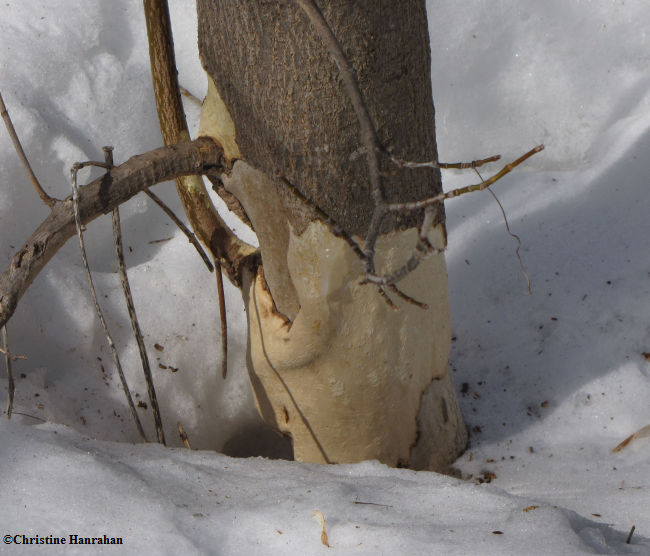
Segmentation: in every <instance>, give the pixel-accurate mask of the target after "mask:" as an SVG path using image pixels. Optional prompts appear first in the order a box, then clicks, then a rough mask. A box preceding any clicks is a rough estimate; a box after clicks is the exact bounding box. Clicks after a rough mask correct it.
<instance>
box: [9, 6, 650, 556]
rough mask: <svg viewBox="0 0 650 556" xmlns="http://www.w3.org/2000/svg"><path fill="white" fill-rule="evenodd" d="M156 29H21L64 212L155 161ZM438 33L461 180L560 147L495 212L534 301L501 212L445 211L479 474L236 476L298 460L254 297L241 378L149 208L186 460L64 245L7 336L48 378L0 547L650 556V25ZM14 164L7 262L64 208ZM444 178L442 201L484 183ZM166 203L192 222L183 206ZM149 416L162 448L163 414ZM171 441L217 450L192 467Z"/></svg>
mask: <svg viewBox="0 0 650 556" xmlns="http://www.w3.org/2000/svg"><path fill="white" fill-rule="evenodd" d="M141 10H142V8H141V4H140V3H139V2H136V1H134V0H120V1H117V0H115V1H113V2H82V1H81V0H61V1H59V2H56V3H51V2H46V1H36V0H34V1H32V2H29V3H28V2H20V3H19V2H12V1H9V2H6V3H5V4H4V5H3V7H2V18H1V20H0V75H2V78H1V79H2V80H1V83H0V88H1V90H2V93H3V96H4V99H5V103H6V104H7V106H8V108H9V111H10V113H11V115H12V118H13V121H14V124H15V126H16V128H17V130H18V133H19V134H20V136H21V139H22V141H23V145H24V147H25V149H26V151H27V153H28V156H29V157H30V160H31V162H32V164H33V166H34V169H35V171H36V173H37V175H38V176H40V177H41V179H42V181H43V182H44V185H45V187H46V189H47V190H48V191H49V192H50V193H51V194H52V195H54V196H59V197H60V196H64V195H67V194H69V189H70V186H69V183H68V168H69V167H70V165H71V164H72V163H73V162H75V161H78V160H86V159H101V157H102V153H101V147H102V146H103V145H107V144H111V145H114V146H115V148H116V151H115V157H116V160H117V161H118V162H119V161H122V160H125V159H126V158H128V157H129V156H131V155H132V154H135V153H140V152H144V151H146V150H148V149H151V148H153V147H156V146H158V145H159V144H160V134H159V131H158V127H157V125H158V124H157V120H156V115H155V110H154V104H153V98H152V91H151V83H150V77H149V70H148V60H147V50H146V33H145V27H144V21H143V17H142V13H141ZM171 10H172V19H173V22H174V31H175V33H176V34H175V40H176V47H177V55H178V61H179V64H178V66H179V72H180V80H181V83H182V84H183V85H184V86H185V87H186V88H188V89H189V90H191V91H192V92H194V93H195V94H197V95H202V94H203V89H204V88H205V78H204V77H203V75H202V73H201V68H200V65H199V63H198V58H197V53H196V38H195V25H196V22H195V14H194V4H193V2H189V1H180V0H179V1H175V2H172V3H171ZM429 12H430V16H431V17H430V22H429V27H430V34H431V43H432V67H433V86H434V99H435V102H436V110H437V116H436V119H437V125H438V130H437V131H438V142H439V149H440V157H441V160H447V161H451V162H453V161H457V160H472V159H476V158H482V157H484V156H488V155H492V154H496V153H501V154H502V155H503V156H504V160H505V161H507V160H511V159H513V158H515V157H517V156H519V155H520V154H523V152H525V151H527V150H528V149H529V148H531V147H532V146H534V145H536V144H538V143H542V142H543V143H544V144H545V145H546V149H545V150H544V151H543V152H542V153H540V154H538V155H536V156H535V157H533V158H532V159H530V160H529V161H528V162H526V164H525V165H524V166H523V167H522V168H520V169H518V170H517V171H516V172H513V174H511V175H509V176H507V177H506V178H504V179H503V180H501V181H500V182H499V183H498V184H497V185H496V186H495V187H494V188H493V189H494V191H495V193H496V194H497V195H498V196H499V199H500V200H501V202H502V203H503V205H504V208H505V210H506V213H507V215H508V218H509V222H510V225H511V227H512V230H513V232H514V233H516V234H518V235H519V236H520V238H521V241H522V248H521V250H520V254H521V257H522V261H523V263H524V264H525V267H526V269H527V272H528V274H529V275H530V278H531V281H532V292H533V293H532V295H530V296H529V295H527V294H526V282H525V279H524V277H523V274H522V272H521V270H520V268H519V262H518V261H517V258H516V256H515V249H516V242H515V241H514V240H513V238H511V237H510V236H508V235H507V233H506V231H505V227H504V224H503V220H502V217H501V215H500V212H499V209H498V206H497V205H496V204H495V202H494V201H493V200H492V198H491V197H490V195H489V193H487V192H483V193H478V194H474V195H471V196H465V197H462V198H460V199H458V200H453V201H451V202H449V203H448V205H447V214H448V231H449V249H448V252H447V263H448V268H449V277H450V288H451V291H450V294H451V302H452V319H453V334H454V341H453V347H452V354H451V365H452V369H453V377H454V380H455V382H456V384H457V387H458V389H459V396H460V403H461V407H462V410H463V414H464V415H465V418H466V421H467V424H468V426H469V427H470V429H471V430H472V433H471V441H470V446H469V448H468V451H467V452H466V454H465V455H463V456H462V457H461V458H460V459H459V460H458V461H457V462H456V467H457V469H458V470H459V473H460V474H461V476H462V477H463V478H462V479H457V478H451V477H447V476H442V475H437V474H433V473H428V472H413V471H409V470H403V469H389V468H388V467H386V466H383V465H381V464H379V463H377V462H365V463H361V464H357V465H341V466H317V465H308V464H300V463H295V462H289V461H282V460H270V459H265V458H261V457H251V458H233V457H231V456H233V455H240V456H247V455H253V456H259V455H273V454H275V455H277V454H279V453H282V451H283V450H284V449H285V447H283V446H281V445H278V442H277V440H276V439H275V437H274V436H273V435H269V434H268V433H265V432H264V430H263V428H262V427H261V424H260V420H259V417H258V416H257V414H256V410H255V408H254V405H253V401H252V396H251V393H250V388H249V386H248V378H247V372H246V367H245V354H244V350H245V341H246V336H245V318H244V315H243V309H242V303H241V299H240V297H239V295H238V292H237V291H236V290H235V289H234V288H232V287H230V286H229V285H227V296H228V310H229V331H230V345H229V347H230V365H229V376H228V378H227V380H225V381H223V380H222V379H221V377H220V365H219V357H220V355H219V354H220V344H219V339H218V337H219V322H218V309H217V304H216V293H215V292H216V287H215V284H214V277H213V276H212V275H210V274H209V273H208V272H207V271H206V270H205V268H204V267H203V264H202V262H201V260H200V259H199V258H198V257H197V256H196V254H195V253H194V251H193V250H192V249H191V248H188V246H187V243H186V240H185V239H184V237H182V236H181V235H180V233H179V232H177V231H176V229H175V228H174V226H173V225H172V224H171V223H169V222H168V221H167V220H166V219H165V218H164V217H163V216H162V215H161V213H160V212H159V209H158V208H157V207H155V206H154V205H153V204H152V203H150V202H149V200H148V199H145V198H143V197H141V196H140V197H137V198H136V199H134V200H133V201H131V202H130V203H128V204H127V205H125V206H123V207H122V211H121V212H122V218H123V228H124V235H125V239H124V240H125V244H126V245H127V251H128V252H127V261H128V265H129V275H130V278H131V281H132V288H133V293H134V298H135V301H136V308H137V310H138V313H139V317H140V319H141V325H142V327H143V329H144V330H145V331H146V332H145V334H146V336H145V340H146V342H147V346H148V348H149V350H150V356H151V358H152V362H154V370H155V380H156V387H157V389H158V393H159V400H160V403H161V407H162V410H163V418H164V423H165V428H166V432H167V436H168V438H169V439H170V441H171V442H170V443H171V444H172V445H173V446H176V447H172V448H163V447H160V446H157V445H153V444H137V441H138V437H137V433H136V431H135V427H134V426H133V424H132V422H131V420H130V416H129V415H128V410H127V408H126V404H125V401H124V399H123V394H122V392H121V390H120V388H119V384H118V382H119V381H118V379H117V377H116V375H115V373H114V371H113V366H112V363H111V361H110V354H109V352H108V349H107V346H106V345H105V340H104V338H103V335H102V333H101V331H100V328H99V325H98V323H97V322H96V317H95V315H94V312H93V309H92V303H91V300H90V296H89V293H88V290H87V287H86V284H85V278H84V275H83V271H82V268H81V261H80V257H79V253H78V250H77V246H76V244H75V242H74V241H70V242H69V244H68V245H66V247H65V248H64V249H62V250H61V252H60V253H59V254H57V256H56V257H55V258H54V259H53V260H52V261H51V262H50V263H49V265H48V266H47V268H46V269H45V271H44V272H43V273H42V274H41V275H40V276H39V277H38V278H37V279H36V280H35V282H34V284H33V285H32V287H31V288H30V290H29V291H28V293H27V294H26V295H25V297H24V298H23V299H22V301H21V303H20V305H19V308H18V311H17V312H16V314H15V316H14V317H13V318H12V320H11V321H10V323H9V326H8V329H9V334H10V340H11V349H12V351H13V352H15V353H20V354H26V355H27V356H28V357H29V359H27V360H25V361H17V362H15V364H14V367H15V373H16V374H17V377H18V378H17V393H16V405H15V410H16V411H17V412H19V413H21V414H23V415H18V414H17V415H15V416H14V417H13V418H12V420H11V421H8V420H6V419H2V420H0V438H1V439H2V442H1V443H0V446H1V447H0V454H1V460H0V461H2V464H3V471H4V473H3V481H2V484H3V488H2V489H0V507H1V508H2V509H1V510H0V516H1V517H2V519H1V522H2V531H1V532H2V533H3V535H5V534H10V535H22V534H25V535H26V536H28V537H34V536H36V535H39V536H40V537H47V536H48V535H53V536H57V537H64V538H68V536H69V535H71V534H78V535H79V536H83V537H100V536H102V535H104V534H106V535H108V536H109V537H122V538H123V540H124V546H123V547H122V549H126V552H127V553H136V552H138V551H145V552H147V553H172V552H173V553H187V554H194V553H218V554H306V553H307V554H317V553H320V552H322V553H326V552H327V551H328V550H334V551H337V552H338V553H341V554H433V553H443V554H449V555H456V554H458V555H461V554H594V553H606V554H627V553H629V554H650V496H649V489H650V484H649V482H648V481H649V479H648V477H650V440H648V439H647V438H639V439H637V440H634V441H633V442H631V443H630V444H629V446H628V447H626V448H625V449H623V450H621V451H620V452H618V453H613V452H612V448H614V447H615V446H616V445H617V444H618V443H619V442H621V441H622V440H623V439H624V438H625V437H627V436H628V435H630V434H632V433H633V432H634V431H636V430H638V429H640V428H641V427H643V426H645V425H648V424H650V404H649V403H648V399H650V364H649V363H648V362H647V361H646V360H645V359H644V357H643V356H642V354H643V353H644V352H650V320H649V315H650V263H649V260H648V258H647V251H648V239H647V236H648V233H647V229H648V228H647V222H648V216H647V214H648V206H649V202H648V193H647V175H649V174H650V162H649V160H648V158H647V152H648V150H649V148H650V133H649V130H650V110H649V108H650V86H649V85H650V79H649V78H648V73H647V67H648V61H649V56H648V51H649V47H650V38H649V37H648V36H647V29H646V27H647V26H646V24H645V23H646V22H647V21H648V17H650V7H648V5H647V3H646V2H642V1H632V0H626V1H625V2H622V1H621V2H618V1H616V2H614V1H611V2H591V3H585V2H580V1H579V0H563V1H559V0H557V1H548V2H544V3H542V2H534V1H533V0H519V1H514V0H500V1H490V2H488V1H481V0H467V1H465V2H462V3H461V2H448V1H445V2H435V3H434V2H429ZM186 108H187V111H188V115H189V118H190V121H191V125H193V126H196V125H198V108H197V107H195V106H193V105H192V103H191V102H188V103H187V104H186ZM0 152H1V153H2V156H0V176H1V180H2V187H1V188H0V254H1V255H0V260H1V261H3V263H2V264H3V266H4V265H6V264H7V263H8V261H9V260H10V257H11V255H12V254H13V253H14V252H15V250H16V249H17V248H18V247H19V246H20V245H21V244H22V242H23V241H24V240H25V238H26V237H27V236H28V235H29V233H30V232H31V231H32V230H33V229H34V228H35V227H36V226H37V225H38V223H39V222H40V221H41V220H42V218H43V217H44V215H45V214H46V210H45V208H44V207H43V206H42V204H41V203H40V201H39V200H38V199H37V197H36V196H35V194H34V192H33V190H32V188H31V186H30V185H29V182H28V180H27V178H26V177H25V175H24V172H23V170H22V168H21V166H20V163H19V162H18V159H17V157H16V156H15V154H14V152H13V148H12V147H11V143H10V141H9V139H8V137H7V135H6V134H5V133H0ZM498 168H499V166H498V165H493V166H492V167H491V170H492V171H496V170H497V169H498ZM486 174H487V175H489V174H490V172H489V171H486V172H484V173H483V175H486ZM444 178H445V187H446V188H447V189H451V188H454V187H458V186H461V185H466V184H467V183H472V182H473V181H474V180H476V179H477V178H476V177H475V176H473V175H472V174H471V173H467V172H464V173H462V172H453V171H450V172H446V173H445V176H444ZM156 193H157V194H159V195H161V196H162V197H163V198H164V199H165V200H166V201H167V202H168V203H169V204H170V205H172V206H173V207H174V209H175V210H176V212H177V213H178V214H180V213H181V211H180V207H179V203H178V202H177V201H176V199H175V192H174V188H173V185H172V184H165V185H161V186H158V187H157V188H156ZM106 220H107V219H102V220H101V221H98V222H94V223H93V224H91V225H89V226H88V231H87V234H86V237H87V241H88V248H89V256H90V263H91V267H92V268H93V270H94V276H95V280H96V285H97V287H98V288H99V290H100V292H102V293H101V299H102V302H103V307H104V310H105V311H106V313H107V316H108V319H109V324H110V325H111V330H112V333H113V335H114V337H115V339H116V342H117V344H118V347H119V348H120V351H121V354H122V358H123V365H124V367H125V369H126V372H127V375H128V377H129V383H130V384H131V386H132V390H133V391H134V392H137V393H138V394H140V396H141V397H140V398H138V399H144V398H145V397H146V388H145V387H144V384H143V381H142V379H141V378H140V374H141V372H140V371H139V367H138V355H137V350H136V347H135V342H134V341H133V340H132V338H131V336H130V326H129V323H128V320H127V317H126V312H125V310H124V304H123V301H122V298H121V295H120V293H119V280H118V278H117V275H116V269H115V263H114V256H113V247H112V242H111V237H110V223H109V222H106ZM644 222H645V224H644ZM237 230H238V233H242V234H244V233H245V229H244V227H243V226H242V225H238V226H237ZM167 238H171V239H169V240H168V241H164V242H159V243H150V242H152V241H157V240H160V239H167ZM104 296H107V297H104ZM205 299H215V301H214V303H213V304H212V305H208V306H207V310H206V302H205ZM210 307H212V308H210ZM155 343H157V344H159V345H160V346H162V347H163V348H164V349H163V351H157V350H156V349H154V347H153V345H154V344H155ZM206 362H208V364H207V366H206ZM159 364H160V365H163V366H164V367H166V368H164V369H163V368H159V367H158V365H159ZM172 368H173V369H178V371H176V372H175V371H174V370H173V369H172ZM1 376H4V371H2V375H1ZM3 382H4V381H3ZM4 392H6V386H4V385H3V393H4ZM461 392H464V393H461ZM139 411H140V413H141V417H142V419H143V421H145V425H146V427H147V429H148V434H149V436H150V438H153V434H152V423H151V422H150V421H151V416H150V410H142V409H141V410H139ZM177 421H181V422H182V423H183V425H184V427H185V429H186V431H187V432H188V435H189V437H190V440H191V442H192V445H193V447H194V448H198V449H199V450H196V451H189V450H186V449H183V448H181V447H180V446H181V444H180V440H178V438H177V435H176V434H175V430H176V423H177ZM215 450H216V452H215ZM219 452H221V453H219ZM224 453H225V454H229V455H224ZM470 475H471V478H470ZM479 480H483V481H484V482H483V483H480V481H479ZM488 480H489V482H488ZM314 511H320V512H322V514H323V516H324V518H325V525H326V528H327V535H328V539H329V543H330V545H331V547H332V548H331V549H328V548H327V547H325V546H324V545H323V544H322V543H321V531H320V525H319V523H318V522H317V521H316V520H315V519H314V518H313V517H312V512H314ZM632 525H636V530H635V533H634V535H633V536H632V539H631V543H630V544H626V543H625V540H626V537H627V535H628V532H629V530H630V528H631V527H632ZM496 531H500V532H501V533H502V534H497V533H495V532H496ZM11 548H12V551H13V552H14V553H21V552H29V553H31V552H32V551H31V550H30V549H29V548H26V547H24V546H12V547H11ZM50 549H51V550H52V552H53V553H65V554H68V553H82V552H85V551H86V550H87V549H86V548H85V547H84V546H83V545H82V546H79V545H76V546H69V545H67V546H65V547H63V546H58V547H50ZM94 550H99V551H100V552H101V550H102V547H95V548H94ZM104 550H110V549H104Z"/></svg>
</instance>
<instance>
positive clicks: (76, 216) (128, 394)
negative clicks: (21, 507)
mask: <svg viewBox="0 0 650 556" xmlns="http://www.w3.org/2000/svg"><path fill="white" fill-rule="evenodd" d="M91 165H92V164H91V163H88V162H84V163H78V164H74V165H73V166H72V170H71V174H72V207H73V210H74V222H75V227H76V229H77V237H78V238H79V248H80V250H81V259H82V261H83V266H84V269H85V270H86V278H87V279H88V286H89V287H90V293H91V295H92V298H93V302H94V304H95V312H96V313H97V316H98V318H99V322H100V323H101V325H102V328H103V329H104V335H105V336H106V339H107V341H108V345H109V347H110V349H111V354H112V356H113V361H114V363H115V367H116V369H117V373H118V375H119V377H120V381H121V382H122V388H123V389H124V394H125V395H126V400H127V402H128V404H129V409H130V410H131V415H132V416H133V419H134V421H135V424H136V427H137V429H138V432H139V433H140V436H141V437H142V439H143V440H144V441H145V442H146V441H147V436H146V435H145V433H144V429H143V428H142V423H141V422H140V417H138V413H137V411H136V409H135V404H134V403H133V398H132V397H131V391H130V390H129V385H128V384H127V382H126V377H125V376H124V371H123V370H122V365H121V364H120V358H119V356H118V354H117V349H116V348H115V342H113V337H112V336H111V334H110V332H109V331H108V326H107V324H106V320H105V319H104V313H103V312H102V309H101V307H100V306H99V302H98V301H97V293H96V292H95V285H94V284H93V277H92V274H91V273H90V267H89V266H88V258H87V256H86V246H85V243H84V238H83V233H82V231H81V215H80V211H79V187H78V186H77V172H78V171H79V169H80V168H83V167H85V166H91ZM97 166H101V167H102V168H104V167H106V164H103V163H97Z"/></svg>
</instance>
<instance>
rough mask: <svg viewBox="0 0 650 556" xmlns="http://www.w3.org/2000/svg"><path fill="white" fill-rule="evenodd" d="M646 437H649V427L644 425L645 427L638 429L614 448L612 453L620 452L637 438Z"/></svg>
mask: <svg viewBox="0 0 650 556" xmlns="http://www.w3.org/2000/svg"><path fill="white" fill-rule="evenodd" d="M647 436H650V425H646V426H645V427H642V428H640V429H639V430H638V431H636V432H635V433H634V434H631V435H630V436H628V437H627V438H626V439H625V440H623V442H621V443H620V444H619V445H618V446H616V448H614V449H613V450H612V452H620V451H621V450H622V449H623V448H625V447H626V446H627V445H628V444H629V443H630V442H632V440H635V439H637V438H645V437H647Z"/></svg>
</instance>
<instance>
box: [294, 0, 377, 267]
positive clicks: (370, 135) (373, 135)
mask: <svg viewBox="0 0 650 556" xmlns="http://www.w3.org/2000/svg"><path fill="white" fill-rule="evenodd" d="M295 2H296V4H298V6H300V7H301V8H302V10H303V11H304V12H305V14H306V15H307V17H308V18H309V21H310V22H311V24H312V26H313V27H314V29H315V30H316V32H317V33H318V36H319V37H320V39H321V41H323V44H324V45H325V46H326V48H327V49H328V51H329V53H330V55H331V56H332V59H333V60H334V62H335V63H336V65H337V67H338V69H339V72H340V74H341V79H342V80H343V84H344V86H345V90H346V92H347V94H348V96H349V97H350V101H351V102H352V106H353V107H354V112H355V114H356V116H357V120H358V121H359V126H360V139H361V145H362V146H363V148H364V149H365V154H366V159H367V163H368V177H369V179H370V185H371V187H372V196H373V200H374V203H375V210H374V213H373V216H372V220H371V222H370V227H369V229H368V232H367V233H366V241H365V245H364V250H365V253H366V257H365V259H364V264H365V266H366V271H367V272H368V273H369V274H373V273H374V271H375V268H374V254H375V245H376V243H377V238H378V236H379V230H380V228H381V223H382V221H383V219H384V215H385V212H386V209H385V200H384V189H383V185H382V180H381V173H380V171H379V157H378V153H379V151H380V150H381V145H380V143H379V137H378V135H377V130H376V129H375V126H374V124H373V122H372V119H371V117H370V112H369V111H368V107H367V105H366V102H365V101H364V99H363V95H362V94H361V90H360V89H359V82H358V81H357V76H356V72H355V71H354V68H353V67H352V65H351V64H350V62H349V61H348V59H347V57H346V56H345V53H344V52H343V49H342V48H341V45H340V43H339V41H338V40H337V38H336V36H335V35H334V33H333V31H332V28H331V27H330V26H329V24H328V23H327V21H326V20H325V18H324V17H323V14H322V13H321V11H320V9H319V8H318V6H317V5H316V3H315V2H314V1H313V0H295Z"/></svg>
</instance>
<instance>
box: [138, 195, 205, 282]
mask: <svg viewBox="0 0 650 556" xmlns="http://www.w3.org/2000/svg"><path fill="white" fill-rule="evenodd" d="M144 192H145V194H146V195H147V196H148V197H149V198H150V199H151V200H152V201H153V202H154V203H156V204H157V205H158V206H159V207H160V208H161V209H162V210H163V211H164V213H165V214H166V215H167V216H169V218H171V219H172V221H173V222H174V224H176V225H177V226H178V227H179V228H180V229H181V231H182V232H183V233H184V234H185V237H186V238H187V239H188V240H189V242H190V243H191V244H192V245H193V246H194V249H196V251H197V252H198V254H199V255H200V256H201V259H203V262H204V263H205V266H207V267H208V270H209V271H210V272H212V271H213V270H214V267H213V266H212V263H211V262H210V259H209V258H208V256H207V255H206V254H205V251H204V250H203V247H201V243H200V242H199V240H198V239H196V236H195V235H194V234H193V233H192V232H191V231H190V229H189V228H188V227H187V226H186V225H185V224H183V221H182V220H181V219H180V218H178V216H176V215H175V214H174V213H173V211H172V209H170V208H169V207H168V206H167V205H166V204H165V203H164V202H163V200H162V199H161V198H160V197H158V195H156V194H155V193H153V192H152V191H150V190H149V189H145V190H144Z"/></svg>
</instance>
